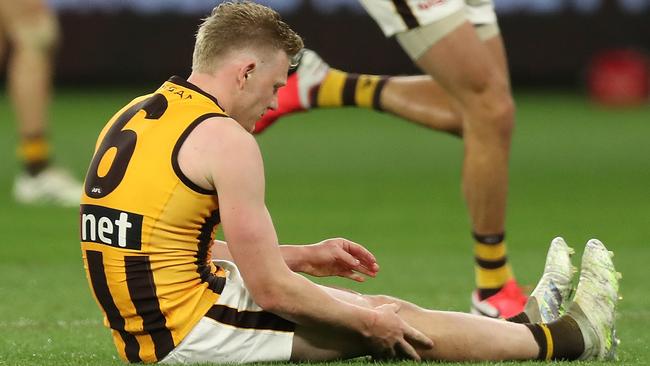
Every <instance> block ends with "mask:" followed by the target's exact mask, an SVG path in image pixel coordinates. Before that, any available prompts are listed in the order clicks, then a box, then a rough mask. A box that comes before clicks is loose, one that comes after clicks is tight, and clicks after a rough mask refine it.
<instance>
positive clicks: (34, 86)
mask: <svg viewBox="0 0 650 366" xmlns="http://www.w3.org/2000/svg"><path fill="white" fill-rule="evenodd" d="M0 12H1V13H2V19H1V21H2V22H3V23H4V24H3V26H4V28H5V30H6V31H7V37H8V38H9V40H10V42H11V44H12V46H13V47H12V52H11V55H10V57H9V62H8V65H7V67H8V82H9V88H8V89H9V93H10V95H11V99H12V102H13V105H14V110H15V113H16V118H17V124H18V131H19V134H20V143H19V147H18V156H19V158H20V159H21V161H22V163H23V166H24V169H25V172H24V174H22V175H20V176H19V177H18V178H17V179H16V182H15V186H14V195H15V197H16V199H17V200H18V201H21V202H25V203H36V202H45V201H51V202H53V203H57V204H61V205H66V206H73V205H77V204H78V203H79V194H80V192H81V186H80V184H79V183H78V182H76V181H75V180H74V179H72V178H71V177H70V176H69V175H68V174H67V173H65V172H62V171H60V170H55V169H52V168H51V167H50V163H51V153H50V143H49V139H48V136H47V133H48V118H47V110H48V105H49V103H50V96H51V88H52V86H51V84H52V73H53V54H54V50H55V48H56V45H57V42H58V24H57V20H56V17H55V15H54V13H53V12H52V11H51V10H50V9H49V8H48V7H47V5H46V4H45V3H44V2H43V1H41V0H23V1H0Z"/></svg>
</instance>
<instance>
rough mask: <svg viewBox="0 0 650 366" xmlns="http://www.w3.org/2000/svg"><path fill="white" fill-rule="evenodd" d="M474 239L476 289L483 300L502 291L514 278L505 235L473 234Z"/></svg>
mask: <svg viewBox="0 0 650 366" xmlns="http://www.w3.org/2000/svg"><path fill="white" fill-rule="evenodd" d="M473 236H474V239H475V240H476V242H475V244H474V260H475V265H474V273H475V276H476V287H477V289H478V295H479V298H480V299H481V300H483V299H486V298H488V297H490V296H492V295H494V294H496V293H497V292H499V290H501V288H502V287H503V285H504V284H505V283H506V282H507V281H508V280H509V279H511V278H512V277H513V275H512V270H511V269H510V266H509V265H508V261H507V256H506V243H505V241H504V239H505V234H504V233H501V234H492V235H482V234H476V233H473Z"/></svg>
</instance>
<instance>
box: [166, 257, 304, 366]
mask: <svg viewBox="0 0 650 366" xmlns="http://www.w3.org/2000/svg"><path fill="white" fill-rule="evenodd" d="M215 264H216V265H218V266H220V267H222V268H223V269H225V270H226V274H227V277H226V285H225V287H224V289H223V292H222V293H221V296H220V297H219V300H218V301H217V302H216V303H215V305H214V306H213V307H212V308H211V309H210V311H208V313H207V314H206V316H204V317H203V318H201V320H200V321H199V323H198V324H197V325H196V326H195V327H194V328H193V329H192V330H191V331H190V333H189V334H188V335H187V336H186V337H185V338H184V339H183V340H182V341H181V343H180V344H179V345H178V346H176V348H174V349H173V350H172V351H171V352H170V353H169V354H168V355H167V356H166V357H165V358H164V359H163V360H162V361H160V363H165V364H172V363H201V362H213V363H248V362H267V361H288V360H289V359H290V358H291V347H292V345H293V334H294V333H293V331H294V328H295V324H294V323H292V322H290V321H288V320H285V319H282V318H281V317H279V316H277V315H275V314H272V313H269V312H266V311H263V310H262V308H260V307H259V306H258V305H257V304H255V302H253V299H252V298H251V296H250V293H249V292H248V289H247V288H246V286H245V285H244V281H243V279H242V278H241V275H240V274H239V270H238V269H237V266H235V264H234V263H232V262H228V261H215Z"/></svg>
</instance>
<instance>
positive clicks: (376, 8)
mask: <svg viewBox="0 0 650 366" xmlns="http://www.w3.org/2000/svg"><path fill="white" fill-rule="evenodd" d="M359 1H360V2H361V5H363V7H364V8H365V9H366V11H367V12H368V14H370V16H371V17H372V18H373V19H375V21H376V22H377V24H379V27H380V28H381V29H382V31H383V32H384V34H385V35H386V37H391V36H395V37H396V38H397V41H398V42H399V43H400V44H401V45H402V48H404V50H405V51H406V53H408V54H409V56H411V58H412V59H413V60H417V59H418V58H419V57H420V56H422V54H424V52H426V51H427V50H428V49H429V48H430V47H431V46H433V45H434V44H435V43H436V42H438V41H439V40H440V39H442V38H443V37H444V36H446V35H447V34H449V33H451V32H452V31H453V30H454V29H456V28H458V27H459V26H460V25H461V24H463V23H464V22H465V21H468V22H470V23H472V24H474V26H475V28H476V32H477V33H478V35H479V37H480V38H481V39H483V40H486V39H489V38H492V37H494V36H496V35H498V34H499V26H498V25H497V17H496V13H495V12H494V4H493V3H492V0H359Z"/></svg>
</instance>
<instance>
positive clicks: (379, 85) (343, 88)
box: [309, 69, 388, 110]
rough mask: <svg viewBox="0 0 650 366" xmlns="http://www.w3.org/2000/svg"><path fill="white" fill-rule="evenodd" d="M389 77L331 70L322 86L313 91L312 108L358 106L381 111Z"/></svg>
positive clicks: (311, 94)
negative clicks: (382, 96) (382, 94)
mask: <svg viewBox="0 0 650 366" xmlns="http://www.w3.org/2000/svg"><path fill="white" fill-rule="evenodd" d="M387 80H388V77H387V76H378V75H365V74H351V73H347V72H343V71H341V70H336V69H330V70H329V72H328V73H327V76H325V78H324V79H323V81H322V82H321V83H320V85H319V86H318V87H316V88H314V89H312V90H311V93H310V96H309V98H310V103H309V104H310V105H311V107H312V108H326V107H342V106H357V107H363V108H372V109H377V110H381V106H380V103H379V97H380V96H381V91H382V89H383V88H384V85H385V84H386V81H387Z"/></svg>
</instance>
